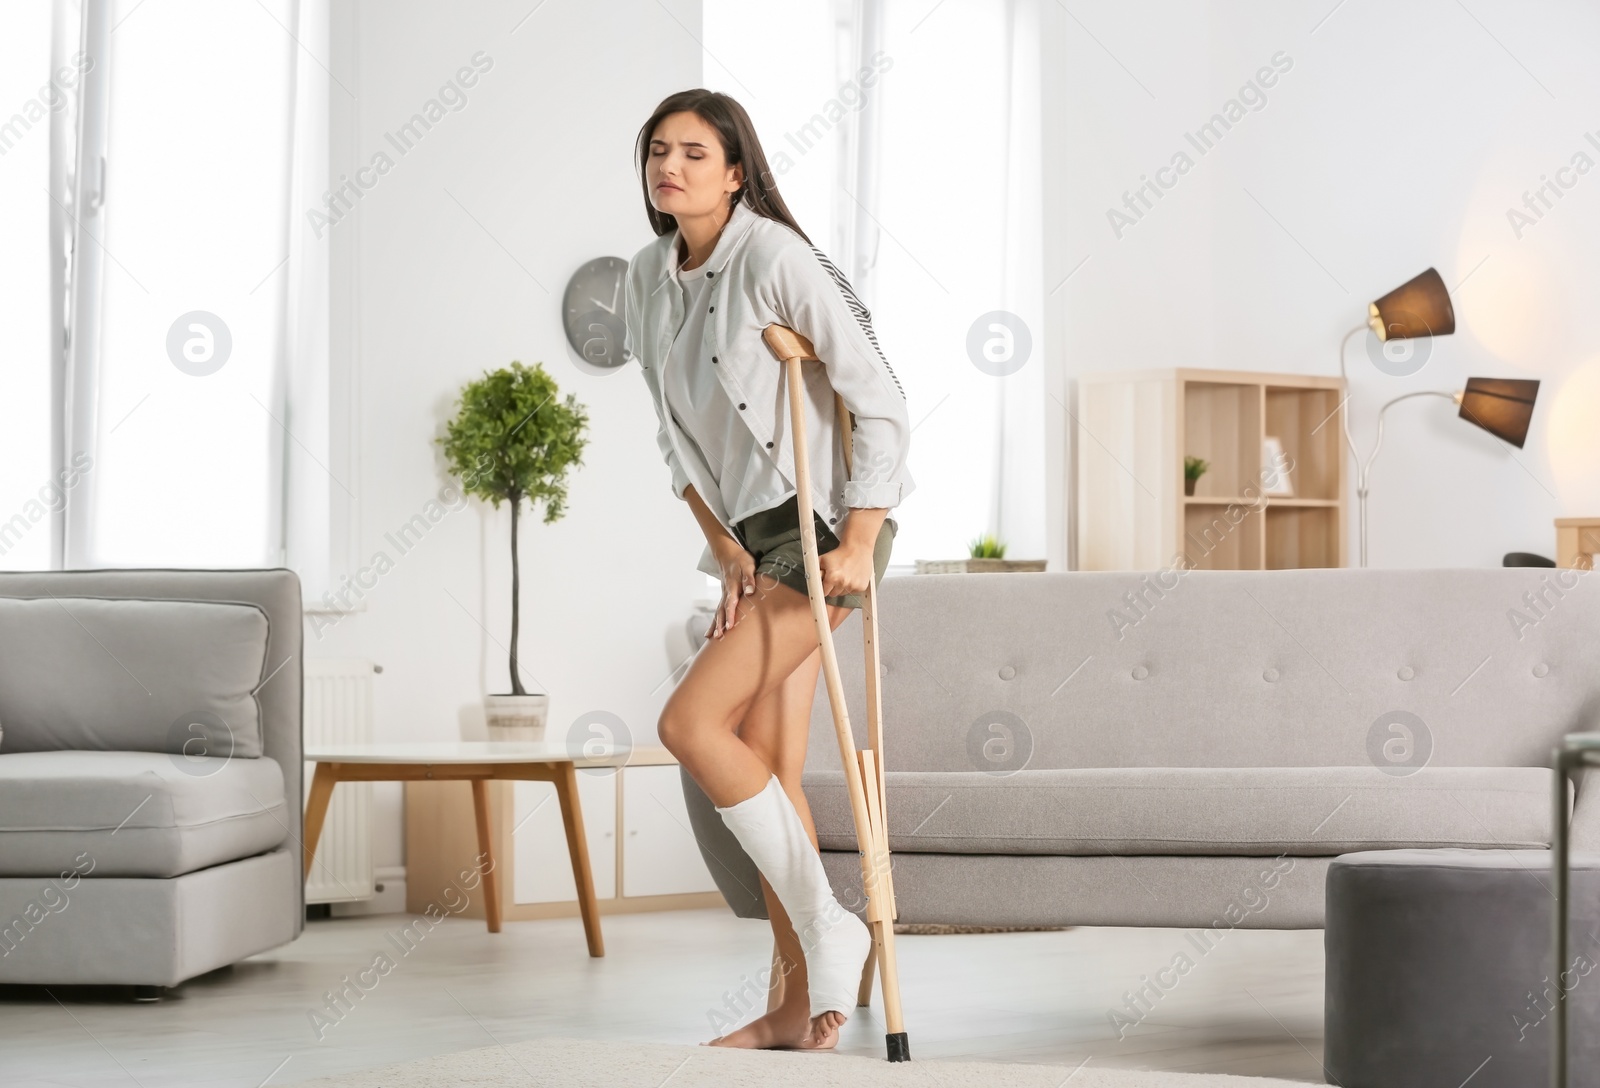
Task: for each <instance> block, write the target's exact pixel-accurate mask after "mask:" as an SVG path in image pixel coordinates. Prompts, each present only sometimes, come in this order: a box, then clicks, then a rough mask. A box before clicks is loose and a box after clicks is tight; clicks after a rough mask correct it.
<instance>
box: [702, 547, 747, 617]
mask: <svg viewBox="0 0 1600 1088" xmlns="http://www.w3.org/2000/svg"><path fill="white" fill-rule="evenodd" d="M714 552H715V554H716V557H717V564H718V566H720V567H721V568H722V597H721V599H720V600H718V602H717V614H716V617H715V618H714V619H713V620H712V622H711V629H710V630H709V631H707V632H706V638H721V637H722V636H723V635H724V634H726V633H727V632H729V631H731V630H733V625H734V624H736V623H738V622H739V599H740V598H741V597H746V596H749V595H750V594H752V593H754V592H755V591H756V557H755V556H753V555H751V554H750V553H749V552H748V551H746V550H745V549H744V548H743V547H742V546H740V545H739V544H738V543H737V542H733V541H730V542H729V543H728V544H727V545H725V546H723V547H721V548H717V549H714Z"/></svg>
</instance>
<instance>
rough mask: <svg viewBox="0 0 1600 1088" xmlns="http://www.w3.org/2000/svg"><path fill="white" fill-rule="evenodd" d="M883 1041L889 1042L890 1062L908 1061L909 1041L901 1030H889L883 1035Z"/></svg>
mask: <svg viewBox="0 0 1600 1088" xmlns="http://www.w3.org/2000/svg"><path fill="white" fill-rule="evenodd" d="M883 1038H884V1041H885V1042H886V1043H888V1044H889V1060H890V1061H892V1062H908V1061H910V1060H911V1041H910V1040H909V1039H907V1038H906V1033H905V1032H903V1031H896V1032H891V1033H890V1034H888V1035H885V1036H884V1037H883Z"/></svg>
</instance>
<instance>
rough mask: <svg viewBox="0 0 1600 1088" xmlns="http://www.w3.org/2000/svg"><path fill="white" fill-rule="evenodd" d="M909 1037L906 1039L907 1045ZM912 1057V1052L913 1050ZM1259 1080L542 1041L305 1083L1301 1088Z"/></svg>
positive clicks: (556, 1087)
mask: <svg viewBox="0 0 1600 1088" xmlns="http://www.w3.org/2000/svg"><path fill="white" fill-rule="evenodd" d="M914 1046H915V1040H913V1047H914ZM913 1053H915V1050H913ZM1306 1083H1307V1082H1304V1081H1288V1080H1277V1079H1275V1078H1271V1079H1269V1078H1266V1077H1234V1076H1217V1075H1212V1074H1200V1073H1157V1072H1145V1071H1141V1070H1130V1069H1096V1068H1094V1062H1093V1061H1090V1062H1089V1063H1088V1064H1087V1065H1084V1066H1082V1067H1081V1068H1079V1069H1077V1070H1076V1071H1074V1070H1073V1068H1072V1067H1071V1066H1056V1065H1027V1064H1022V1063H1010V1062H947V1061H917V1060H912V1061H909V1062H893V1063H891V1062H888V1061H885V1060H883V1059H882V1058H881V1057H880V1058H876V1059H874V1058H862V1057H855V1056H851V1055H846V1054H834V1053H829V1052H826V1051H823V1052H806V1051H794V1050H734V1049H729V1048H727V1047H709V1046H675V1045H672V1044H669V1043H618V1042H609V1041H605V1040H596V1039H569V1038H557V1037H551V1038H546V1039H536V1040H533V1041H531V1042H525V1043H512V1044H511V1045H509V1046H503V1047H485V1048H484V1049H482V1050H466V1051H462V1052H460V1053H458V1054H445V1055H441V1056H439V1057H435V1058H425V1059H423V1060H421V1061H415V1062H405V1063H404V1064H401V1065H391V1066H385V1067H383V1068H381V1069H372V1070H368V1071H366V1072H364V1073H351V1074H347V1075H345V1076H340V1077H328V1078H325V1079H322V1080H313V1081H305V1082H304V1084H305V1085H308V1086H309V1085H324V1086H328V1088H332V1086H334V1085H338V1086H339V1088H447V1086H448V1088H457V1086H469V1088H470V1086H482V1088H502V1086H504V1088H513V1086H515V1088H532V1086H535V1085H537V1086H538V1088H812V1086H822V1085H830V1086H831V1085H850V1086H851V1088H856V1086H858V1085H859V1086H862V1088H876V1086H878V1085H893V1086H896V1088H907V1086H915V1088H991V1086H993V1088H1063V1086H1066V1088H1304V1086H1305V1084H1306Z"/></svg>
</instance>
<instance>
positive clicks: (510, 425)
mask: <svg viewBox="0 0 1600 1088" xmlns="http://www.w3.org/2000/svg"><path fill="white" fill-rule="evenodd" d="M559 392H560V390H559V389H558V388H557V387H556V383H555V379H553V378H551V377H550V375H549V374H547V373H545V370H544V366H543V365H542V364H540V363H535V364H534V365H533V366H531V367H526V366H523V365H522V364H521V363H520V362H517V361H515V360H513V361H512V363H511V365H510V366H508V367H502V368H500V369H499V370H495V371H487V370H486V371H484V374H483V377H481V378H479V379H477V380H475V381H470V382H468V383H467V384H466V385H464V386H462V387H461V393H460V395H459V396H458V397H457V401H456V403H457V404H459V405H460V410H459V411H458V412H457V413H456V416H455V418H454V419H452V420H451V421H450V422H449V423H448V424H446V426H445V433H444V435H443V436H442V437H440V438H437V439H435V441H436V442H438V443H439V445H441V446H443V447H444V457H445V463H446V467H447V468H448V469H449V471H450V474H451V475H453V476H456V477H457V478H459V479H460V480H461V490H462V491H463V492H464V493H465V494H468V495H474V496H476V497H478V498H480V499H484V500H487V501H488V502H489V503H490V504H491V505H493V506H494V507H495V509H497V510H498V509H499V508H500V504H501V503H502V502H509V503H510V504H511V651H510V654H511V694H513V695H526V694H528V693H527V691H526V690H524V689H523V687H522V675H521V673H520V672H519V671H518V669H517V636H518V634H519V632H520V630H521V618H522V617H521V596H522V593H521V590H522V570H521V566H520V564H519V562H518V559H517V515H518V514H519V513H520V512H521V510H522V503H523V500H524V499H526V500H528V501H529V502H530V503H537V502H539V501H541V500H542V501H543V502H544V510H545V513H544V520H545V524H547V525H548V524H550V523H551V522H554V521H558V520H560V518H561V516H562V515H563V514H564V513H565V512H566V503H567V472H568V471H569V470H570V469H571V468H572V467H573V466H574V465H582V464H583V457H582V454H583V448H584V446H586V445H587V444H588V440H587V439H586V438H585V437H584V430H585V429H586V428H587V426H588V423H589V415H588V413H587V412H586V411H585V410H584V408H583V406H582V405H580V404H579V403H578V400H577V397H576V396H574V395H573V394H571V393H569V394H567V399H566V400H565V401H564V402H560V401H557V400H556V396H557V395H558V394H559Z"/></svg>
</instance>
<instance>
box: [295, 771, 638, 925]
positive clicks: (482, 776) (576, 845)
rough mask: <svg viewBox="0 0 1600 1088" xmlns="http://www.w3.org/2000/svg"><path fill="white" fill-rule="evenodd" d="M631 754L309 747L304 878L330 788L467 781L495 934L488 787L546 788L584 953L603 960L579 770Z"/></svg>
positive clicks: (496, 911)
mask: <svg viewBox="0 0 1600 1088" xmlns="http://www.w3.org/2000/svg"><path fill="white" fill-rule="evenodd" d="M631 751H632V749H631V748H626V747H621V746H618V745H592V744H591V745H585V747H584V749H583V751H582V752H581V753H576V752H573V751H572V750H571V749H570V748H568V747H567V745H566V744H565V743H563V742H561V741H551V740H546V741H527V742H523V741H438V742H426V743H414V744H401V743H395V744H385V743H374V744H343V745H335V746H329V747H318V748H311V749H308V750H307V751H306V753H305V758H306V759H307V760H310V761H313V762H315V763H316V765H317V769H316V773H315V774H314V775H313V776H312V779H311V795H310V797H308V798H307V800H306V828H305V873H306V875H308V876H309V875H310V873H311V860H312V858H314V857H315V856H316V853H317V840H318V839H319V838H321V836H322V823H323V820H324V819H325V818H326V817H327V814H328V801H329V800H330V799H331V798H332V797H333V787H334V786H336V785H338V784H339V783H340V782H417V781H430V782H470V783H472V807H473V812H474V815H475V816H476V818H477V824H478V850H479V856H480V858H484V859H487V860H486V864H487V868H485V869H484V872H483V890H484V895H485V897H486V898H485V900H484V914H485V916H486V918H487V920H488V923H489V932H490V933H499V932H500V896H499V894H498V891H499V879H498V877H497V876H496V875H495V865H494V854H493V851H492V849H491V847H490V834H489V791H488V788H487V786H486V785H485V783H487V782H490V781H492V780H496V779H501V780H510V781H515V782H549V783H552V784H553V785H554V786H555V788H556V797H557V799H559V801H560V802H561V822H562V824H563V825H565V827H566V831H567V852H568V853H569V854H571V855H572V876H573V879H574V881H575V882H576V883H577V886H578V906H579V910H580V912H581V913H582V915H583V932H584V935H585V936H586V937H587V938H588V941H589V955H591V956H604V955H605V954H606V951H605V942H604V941H603V939H602V938H601V936H600V910H599V907H598V906H597V905H596V903H595V895H594V877H593V874H592V873H591V872H590V870H589V844H588V840H587V839H586V838H585V837H584V833H583V812H582V810H581V809H580V808H579V806H578V781H577V768H579V767H621V766H623V765H624V764H626V763H627V762H628V755H629V753H630V752H631ZM481 867H482V863H480V868H481Z"/></svg>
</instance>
